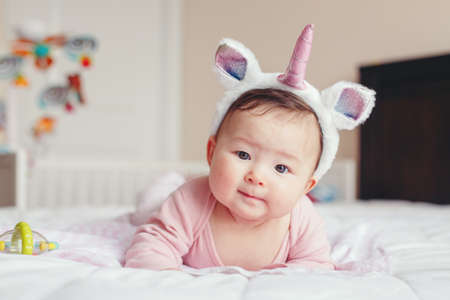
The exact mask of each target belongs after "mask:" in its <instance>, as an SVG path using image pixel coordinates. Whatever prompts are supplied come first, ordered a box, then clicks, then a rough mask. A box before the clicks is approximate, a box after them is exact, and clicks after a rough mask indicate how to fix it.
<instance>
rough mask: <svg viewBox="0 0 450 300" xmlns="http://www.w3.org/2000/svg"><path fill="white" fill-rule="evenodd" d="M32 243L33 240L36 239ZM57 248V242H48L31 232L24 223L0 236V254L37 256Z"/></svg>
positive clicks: (36, 233) (38, 234)
mask: <svg viewBox="0 0 450 300" xmlns="http://www.w3.org/2000/svg"><path fill="white" fill-rule="evenodd" d="M36 237H37V239H36V240H35V242H34V243H33V238H36ZM7 239H9V241H7ZM58 248H59V244H58V243H57V242H49V241H48V240H47V239H46V238H45V237H44V236H43V235H42V234H40V233H39V232H36V231H32V230H31V228H30V226H29V225H28V224H27V223H25V222H19V223H17V225H16V227H15V228H14V229H13V230H9V231H6V232H4V233H3V234H1V235H0V252H5V253H14V254H28V255H38V254H41V253H43V252H46V251H50V250H55V249H58Z"/></svg>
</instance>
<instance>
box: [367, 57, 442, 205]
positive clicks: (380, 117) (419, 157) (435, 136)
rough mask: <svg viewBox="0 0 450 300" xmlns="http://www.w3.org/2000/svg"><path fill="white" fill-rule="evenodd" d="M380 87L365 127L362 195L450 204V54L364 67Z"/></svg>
mask: <svg viewBox="0 0 450 300" xmlns="http://www.w3.org/2000/svg"><path fill="white" fill-rule="evenodd" d="M360 81H361V83H362V84H364V85H366V86H368V87H370V88H372V89H374V90H376V92H377V100H376V104H375V108H374V110H373V112H372V115H371V117H370V118H369V120H367V121H366V122H365V123H364V124H363V125H362V128H361V155H360V157H361V161H360V166H361V169H360V185H359V187H360V188H359V193H360V194H359V197H360V198H361V199H402V200H410V201H425V202H432V203H439V204H450V55H442V56H436V57H429V58H422V59H414V60H406V61H400V62H393V63H387V64H382V65H375V66H364V67H361V68H360Z"/></svg>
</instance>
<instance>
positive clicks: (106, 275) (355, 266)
mask: <svg viewBox="0 0 450 300" xmlns="http://www.w3.org/2000/svg"><path fill="white" fill-rule="evenodd" d="M141 196H142V194H141ZM316 207H317V209H318V210H319V212H320V213H321V214H322V215H323V217H324V218H325V220H326V226H327V232H328V235H329V239H330V241H331V245H332V257H333V260H334V261H335V263H336V265H337V268H338V269H337V270H336V271H308V270H304V269H282V268H280V269H273V270H263V271H259V272H249V271H246V270H244V269H241V268H238V267H226V268H207V269H201V270H196V269H192V268H189V267H183V271H182V272H180V271H162V272H157V271H151V270H138V269H129V268H123V267H122V263H123V257H124V252H125V250H126V248H127V246H128V244H129V242H130V240H131V238H132V235H133V233H134V231H135V229H136V226H135V225H134V223H135V222H133V218H134V217H136V215H137V213H139V206H137V208H136V206H135V205H134V203H132V202H129V203H115V204H113V205H106V204H103V203H97V204H91V205H89V206H87V205H85V204H82V205H77V206H70V205H69V206H67V205H66V206H65V207H56V206H48V207H45V208H37V207H34V208H32V209H21V208H15V207H6V208H1V209H0V232H3V231H5V230H8V229H11V228H13V227H14V225H15V224H16V223H17V222H18V221H26V222H27V223H28V224H30V226H31V227H32V229H33V230H35V231H38V232H40V233H42V234H44V235H45V236H46V237H47V238H48V239H49V240H55V241H58V242H59V244H60V248H59V249H57V250H55V251H51V252H47V253H45V254H41V255H37V256H30V255H15V254H0V278H1V280H0V299H8V300H15V299H83V298H85V299H108V300H110V299H125V298H126V299H134V298H143V297H145V299H196V300H199V299H258V300H259V299H395V300H401V299H408V300H410V299H424V300H426V299H433V300H436V299H450V284H449V283H450V207H447V206H437V205H432V204H425V203H411V202H408V201H400V200H397V201H381V200H374V201H364V202H363V201H348V202H345V201H336V202H332V203H318V204H316ZM141 208H142V207H141Z"/></svg>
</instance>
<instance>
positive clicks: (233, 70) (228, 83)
mask: <svg viewBox="0 0 450 300" xmlns="http://www.w3.org/2000/svg"><path fill="white" fill-rule="evenodd" d="M312 39H313V25H312V24H309V25H307V26H306V27H305V28H304V29H303V32H302V33H301V35H300V36H299V38H298V39H297V43H296V44H295V48H294V51H293V54H292V57H291V60H290V62H289V65H288V67H287V68H286V71H285V72H284V73H282V74H280V73H263V72H262V71H261V69H260V67H259V64H258V61H257V60H256V57H255V55H254V54H253V53H252V52H251V51H250V50H249V49H247V48H246V47H245V46H244V45H242V44H241V43H239V42H238V41H235V40H232V39H223V40H222V41H221V42H220V43H219V47H218V49H217V52H216V57H215V65H216V70H217V73H218V75H219V79H220V81H221V83H222V85H223V86H224V87H225V89H226V92H225V95H224V97H223V98H222V99H221V100H220V101H218V102H217V105H216V114H215V117H214V119H213V123H212V129H211V134H213V135H214V134H216V132H217V129H218V127H219V125H220V123H221V122H222V120H223V118H224V116H225V114H226V112H227V111H228V108H229V107H230V105H231V104H232V103H233V102H234V101H235V100H236V99H237V98H238V97H239V96H240V95H242V94H243V93H245V92H246V91H249V90H252V89H266V88H274V89H280V90H286V91H289V92H291V93H293V94H295V95H297V96H299V97H300V98H301V99H303V101H304V102H305V103H306V104H308V105H309V106H310V107H311V109H312V110H313V111H314V112H315V114H316V116H317V119H318V121H319V125H320V128H321V130H322V136H323V137H322V143H323V149H322V155H321V157H320V161H319V164H318V166H317V169H316V170H315V172H314V174H313V178H314V179H316V180H319V179H320V178H321V177H322V176H323V175H324V174H325V173H326V172H327V171H328V170H329V169H330V167H331V165H332V163H333V160H334V158H335V156H336V152H337V149H338V145H339V133H338V130H342V129H347V130H351V129H354V128H355V127H356V126H358V125H360V124H361V123H363V122H364V121H365V120H366V119H367V118H368V117H369V115H370V113H371V111H372V108H373V106H374V105H375V91H373V90H370V89H368V88H366V87H364V86H362V85H360V84H357V83H353V82H346V81H340V82H337V83H335V84H334V85H332V86H331V87H329V88H327V89H325V90H323V91H321V92H319V91H318V90H317V89H316V88H315V87H313V86H312V85H311V84H309V83H308V82H307V81H306V80H305V74H306V66H307V63H308V58H309V55H310V52H311V46H312Z"/></svg>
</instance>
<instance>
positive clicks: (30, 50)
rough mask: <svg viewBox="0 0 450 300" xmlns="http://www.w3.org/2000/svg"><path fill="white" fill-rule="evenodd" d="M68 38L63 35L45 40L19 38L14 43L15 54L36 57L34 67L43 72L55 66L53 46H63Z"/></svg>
mask: <svg viewBox="0 0 450 300" xmlns="http://www.w3.org/2000/svg"><path fill="white" fill-rule="evenodd" d="M65 41H66V38H65V36H63V35H57V36H49V37H46V38H44V39H43V40H30V39H27V38H19V39H17V40H16V41H15V42H14V43H13V49H12V51H13V53H14V54H15V55H18V56H22V57H26V56H29V55H32V56H34V65H35V66H36V67H37V68H38V69H41V70H46V69H48V68H49V67H50V66H51V65H52V64H53V58H52V57H51V47H52V46H59V47H61V46H63V45H64V44H65Z"/></svg>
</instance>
